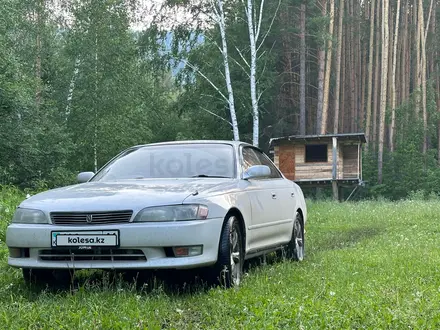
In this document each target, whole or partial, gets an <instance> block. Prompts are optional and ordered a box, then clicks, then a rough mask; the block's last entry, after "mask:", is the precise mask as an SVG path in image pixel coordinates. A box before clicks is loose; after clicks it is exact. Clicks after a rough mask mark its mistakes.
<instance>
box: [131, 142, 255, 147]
mask: <svg viewBox="0 0 440 330" xmlns="http://www.w3.org/2000/svg"><path fill="white" fill-rule="evenodd" d="M173 144H229V145H232V146H239V145H247V146H252V145H251V144H249V143H246V142H242V141H228V140H181V141H166V142H157V143H148V144H140V145H136V146H133V147H132V148H142V147H149V146H161V145H173Z"/></svg>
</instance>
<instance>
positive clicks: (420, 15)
mask: <svg viewBox="0 0 440 330" xmlns="http://www.w3.org/2000/svg"><path fill="white" fill-rule="evenodd" d="M432 1H433V0H431V2H432ZM418 25H419V31H420V32H419V34H420V35H419V38H420V62H419V63H420V69H419V74H420V87H421V94H422V95H421V96H422V103H421V106H422V116H423V154H426V151H427V142H428V141H427V138H428V114H427V111H426V43H425V28H424V26H425V21H424V15H423V0H419V8H418Z"/></svg>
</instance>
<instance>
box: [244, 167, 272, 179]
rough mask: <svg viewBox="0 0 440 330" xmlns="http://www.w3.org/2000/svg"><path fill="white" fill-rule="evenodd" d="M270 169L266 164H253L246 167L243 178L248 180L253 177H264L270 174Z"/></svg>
mask: <svg viewBox="0 0 440 330" xmlns="http://www.w3.org/2000/svg"><path fill="white" fill-rule="evenodd" d="M270 174H271V171H270V168H269V166H266V165H254V166H251V167H249V168H248V169H247V171H246V172H244V175H243V179H244V180H249V179H255V178H264V177H268V176H270Z"/></svg>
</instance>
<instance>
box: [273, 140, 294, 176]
mask: <svg viewBox="0 0 440 330" xmlns="http://www.w3.org/2000/svg"><path fill="white" fill-rule="evenodd" d="M278 152H279V155H278V159H277V161H278V164H279V165H278V168H279V169H280V171H281V172H282V173H283V174H284V176H285V177H286V178H287V179H289V180H294V179H295V147H294V146H293V145H291V144H287V145H280V146H279V149H278Z"/></svg>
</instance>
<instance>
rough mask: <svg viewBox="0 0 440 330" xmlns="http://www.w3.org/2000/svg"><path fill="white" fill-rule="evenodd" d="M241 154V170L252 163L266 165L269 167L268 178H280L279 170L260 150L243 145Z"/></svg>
mask: <svg viewBox="0 0 440 330" xmlns="http://www.w3.org/2000/svg"><path fill="white" fill-rule="evenodd" d="M242 154H243V171H246V170H247V169H248V168H249V167H251V166H254V165H266V166H268V167H269V168H270V172H271V175H270V178H281V175H280V172H279V171H278V170H277V168H276V167H275V165H274V164H273V163H272V162H271V161H270V160H269V159H268V158H267V157H266V156H265V155H264V154H263V153H262V152H261V151H259V150H257V149H255V148H251V147H244V148H243V151H242Z"/></svg>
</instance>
